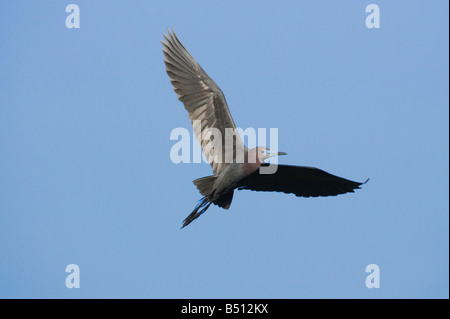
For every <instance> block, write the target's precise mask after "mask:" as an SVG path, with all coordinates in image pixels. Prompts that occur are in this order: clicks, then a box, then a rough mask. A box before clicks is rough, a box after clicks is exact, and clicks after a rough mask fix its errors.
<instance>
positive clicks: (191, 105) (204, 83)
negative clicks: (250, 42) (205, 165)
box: [161, 31, 245, 175]
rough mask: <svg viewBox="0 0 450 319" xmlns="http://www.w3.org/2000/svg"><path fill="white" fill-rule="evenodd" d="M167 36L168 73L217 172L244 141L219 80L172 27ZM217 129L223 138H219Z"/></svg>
mask: <svg viewBox="0 0 450 319" xmlns="http://www.w3.org/2000/svg"><path fill="white" fill-rule="evenodd" d="M164 38H165V40H166V42H164V41H161V42H162V44H163V52H164V57H165V58H164V62H165V64H166V71H167V74H168V75H169V77H170V81H171V82H172V85H173V87H174V90H175V92H176V93H177V94H178V99H179V100H180V101H181V102H183V104H184V107H185V108H186V110H187V111H188V112H189V118H190V119H191V122H192V125H193V127H194V133H195V135H196V138H197V140H198V141H199V142H200V144H201V146H202V151H203V154H204V155H205V156H206V158H207V159H208V162H210V163H211V166H212V168H213V171H214V175H218V174H219V173H220V172H221V171H223V170H224V169H225V167H226V166H227V165H228V164H229V162H231V161H230V159H232V160H234V159H235V158H236V154H237V153H238V152H243V151H244V148H245V147H244V144H243V143H242V140H241V138H240V137H239V134H238V133H237V131H236V126H235V125H234V122H233V119H232V117H231V114H230V111H229V110H228V106H227V102H226V101H225V96H224V95H223V93H222V91H221V90H220V88H219V87H218V86H217V84H216V83H214V81H213V80H212V79H211V78H210V77H209V76H208V75H207V74H206V72H205V71H203V69H202V68H201V67H200V65H199V64H198V63H197V61H195V60H194V58H193V57H192V56H191V55H190V54H189V52H188V51H187V50H186V49H185V48H184V46H183V45H182V44H181V42H180V40H178V38H177V36H176V35H175V33H174V32H173V31H172V32H170V31H169V36H168V37H167V36H166V35H165V34H164ZM226 128H228V130H225V129H226ZM212 129H213V130H212ZM214 129H215V130H214ZM217 131H219V132H220V134H221V138H218V136H217V135H218V134H217ZM211 134H213V135H214V137H213V138H211ZM225 141H228V143H225ZM229 141H232V142H231V143H230V142H229ZM231 152H233V153H231ZM226 154H228V155H227V157H225V155H226ZM230 154H233V155H230ZM226 162H227V163H226Z"/></svg>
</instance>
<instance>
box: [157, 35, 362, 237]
mask: <svg viewBox="0 0 450 319" xmlns="http://www.w3.org/2000/svg"><path fill="white" fill-rule="evenodd" d="M168 34H169V35H168V36H166V35H165V34H164V39H165V41H161V43H162V45H163V53H164V62H165V65H166V72H167V74H168V75H169V78H170V81H171V82H172V85H173V87H174V91H175V92H176V93H177V95H178V99H179V100H180V101H181V102H182V103H183V104H184V107H185V109H186V110H187V111H188V113H189V118H190V119H191V122H192V124H193V128H194V133H195V135H196V138H197V140H198V141H199V142H200V143H201V147H202V152H203V154H204V155H205V156H206V158H207V159H208V162H209V163H210V164H211V166H212V169H213V175H211V176H206V177H202V178H199V179H196V180H194V181H193V182H194V185H195V186H197V189H198V190H199V192H200V193H201V194H202V195H203V198H202V199H201V200H200V201H199V202H198V204H197V205H196V207H195V208H194V210H193V211H192V213H190V214H189V215H188V216H187V217H186V219H185V220H184V221H183V225H182V227H181V228H183V227H185V226H187V225H189V224H190V223H191V222H192V221H194V220H195V219H196V218H198V217H199V216H200V215H202V214H203V213H204V212H205V211H206V210H207V209H208V208H209V206H211V204H215V205H217V206H219V207H221V208H224V209H228V208H230V205H231V201H232V199H233V193H234V190H235V189H238V190H242V189H249V190H252V191H263V192H283V193H290V194H294V195H296V196H301V197H318V196H336V195H339V194H345V193H348V192H353V191H354V190H355V189H358V188H360V187H359V186H361V185H362V184H364V183H366V182H367V181H365V182H364V183H358V182H354V181H351V180H348V179H345V178H341V177H338V176H335V175H332V174H329V173H327V172H325V171H323V170H320V169H318V168H314V167H306V166H291V165H276V166H275V167H274V171H275V173H273V174H261V172H260V168H262V167H265V166H268V165H269V164H267V163H265V162H264V161H265V160H266V159H268V158H270V157H272V156H277V155H287V154H286V153H284V152H271V151H270V150H269V149H268V148H266V147H262V146H258V147H255V148H252V149H248V148H247V147H245V146H244V144H243V142H242V140H241V138H240V137H239V134H237V133H236V125H235V124H234V121H233V118H232V117H231V114H230V111H229V109H228V106H227V102H226V101H225V96H224V95H223V93H222V90H221V89H220V88H219V87H218V86H217V84H216V83H214V81H213V80H212V79H211V78H210V77H209V76H208V75H207V74H206V72H205V71H204V70H203V69H202V68H201V67H200V65H199V64H198V63H197V61H195V59H194V58H193V57H192V56H191V54H190V53H189V52H188V51H187V50H186V49H185V47H184V46H183V44H181V42H180V40H179V39H178V37H177V36H176V35H175V32H173V31H172V32H170V30H169V31H168ZM214 130H216V131H214ZM217 131H218V132H220V134H217ZM211 132H212V133H214V132H216V134H215V135H214V134H212V133H211ZM211 135H214V136H211ZM217 136H218V137H217ZM208 137H209V138H208ZM230 141H231V142H230ZM272 165H273V164H272Z"/></svg>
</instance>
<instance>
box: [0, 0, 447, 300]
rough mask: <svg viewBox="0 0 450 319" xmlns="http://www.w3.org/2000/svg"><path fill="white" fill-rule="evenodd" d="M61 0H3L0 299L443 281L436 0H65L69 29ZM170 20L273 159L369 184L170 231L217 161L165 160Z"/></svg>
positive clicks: (319, 294) (253, 197) (172, 100)
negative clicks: (74, 268)
mask: <svg viewBox="0 0 450 319" xmlns="http://www.w3.org/2000/svg"><path fill="white" fill-rule="evenodd" d="M69 3H71V2H64V1H3V2H2V3H1V4H0V26H1V30H2V31H1V32H0V43H2V44H1V51H0V52H1V53H0V54H1V59H0V70H1V77H0V297H1V298H448V297H449V284H448V283H449V213H448V210H449V195H448V192H449V171H448V165H449V148H448V145H449V144H448V143H449V122H448V121H449V120H448V118H449V106H448V103H449V91H448V85H449V83H448V78H449V65H448V57H449V52H448V48H449V43H448V11H449V8H448V1H433V2H432V3H429V2H424V1H395V2H393V1H377V2H375V3H376V4H378V6H379V8H380V28H379V29H368V28H367V27H366V25H365V19H366V17H367V15H368V13H366V12H365V8H366V6H367V5H368V4H370V3H371V2H364V1H345V2H342V1H340V2H337V1H307V2H300V1H285V2H283V3H281V4H280V3H275V2H273V1H258V2H256V1H227V2H218V1H214V2H212V3H209V2H206V1H189V2H188V1H101V2H100V1H76V2H74V3H76V4H77V5H78V6H79V8H80V28H79V29H68V28H66V25H65V19H66V17H67V15H68V13H66V12H65V7H66V5H68V4H69ZM172 27H173V28H174V30H175V32H176V33H177V35H178V37H179V38H180V40H181V41H182V42H183V44H184V45H185V46H186V48H187V49H188V50H189V51H190V52H191V54H192V55H193V56H194V58H195V59H196V60H197V61H198V62H199V63H200V65H201V66H202V67H203V68H204V69H205V71H206V72H207V73H208V74H209V75H210V76H211V77H212V78H213V79H214V81H215V82H216V83H217V84H218V85H219V86H220V87H221V89H222V90H223V92H224V94H225V96H226V98H227V102H228V104H229V108H230V110H231V113H232V114H233V117H234V120H235V122H236V124H237V126H239V127H242V128H247V127H254V128H267V129H269V128H278V133H279V149H280V150H282V151H285V152H287V153H288V154H289V155H288V156H285V157H282V158H280V163H283V164H297V165H306V166H314V167H318V168H321V169H323V170H325V171H328V172H330V173H333V174H336V175H338V176H342V177H345V178H348V179H351V180H356V181H364V180H365V179H366V178H368V177H370V178H371V179H370V182H369V183H367V184H366V185H364V186H363V188H362V189H361V190H358V191H357V192H356V193H354V194H346V195H341V196H338V197H331V198H314V199H306V198H297V197H295V196H289V195H285V194H278V193H257V192H249V191H239V192H236V193H235V196H234V200H233V203H232V205H231V208H230V210H228V211H225V210H222V209H220V208H218V207H211V208H210V209H209V210H208V211H207V213H205V214H204V215H203V216H202V217H201V218H199V219H198V220H197V221H196V222H195V223H193V224H191V225H189V226H188V227H186V228H184V229H182V230H180V226H181V222H182V220H183V219H184V218H185V217H186V216H187V215H188V214H189V213H190V212H191V210H192V209H193V208H194V206H195V204H196V202H197V200H198V199H200V197H201V196H200V194H199V193H198V192H197V190H196V189H195V187H194V185H193V184H192V180H194V179H196V178H199V177H202V176H207V175H210V174H211V173H212V172H211V169H210V166H209V165H208V164H205V163H200V164H174V163H172V162H171V160H170V156H169V154H170V149H171V147H172V146H173V145H174V143H175V141H171V140H170V138H169V137H170V132H171V131H172V130H173V129H174V128H177V127H185V128H188V129H189V130H190V129H191V128H190V122H189V118H188V114H187V112H186V111H185V110H184V108H183V105H182V104H181V103H180V102H179V101H178V100H177V98H176V94H175V93H174V92H173V89H172V86H171V84H170V82H169V79H168V76H167V74H166V73H165V67H164V63H163V54H162V50H161V48H162V46H161V43H160V40H161V39H162V34H163V32H166V31H167V29H168V28H172ZM68 264H77V265H78V266H79V268H80V288H79V289H76V288H74V289H68V288H67V287H66V286H65V280H66V276H67V275H68V274H67V273H66V272H65V268H66V266H67V265H68ZM369 264H377V265H378V266H379V269H380V288H373V289H368V288H367V287H366V286H365V279H366V276H367V275H368V273H366V272H365V269H366V266H367V265H369Z"/></svg>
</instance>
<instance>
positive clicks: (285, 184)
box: [238, 165, 367, 197]
mask: <svg viewBox="0 0 450 319" xmlns="http://www.w3.org/2000/svg"><path fill="white" fill-rule="evenodd" d="M366 182H367V181H366ZM366 182H364V183H366ZM364 183H358V182H353V181H350V180H348V179H345V178H341V177H338V176H334V175H331V174H329V173H327V172H325V171H322V170H320V169H318V168H314V167H305V166H290V165H278V168H277V170H276V172H275V173H274V174H260V173H259V170H258V171H256V172H255V173H253V174H250V175H249V176H247V177H245V178H244V179H242V180H241V181H240V183H239V185H238V189H239V190H241V189H250V190H252V191H263V192H283V193H290V194H295V195H296V196H302V197H318V196H336V195H339V194H345V193H348V192H353V190H354V189H357V188H359V186H360V185H362V184H364Z"/></svg>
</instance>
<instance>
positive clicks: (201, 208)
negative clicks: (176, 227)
mask: <svg viewBox="0 0 450 319" xmlns="http://www.w3.org/2000/svg"><path fill="white" fill-rule="evenodd" d="M211 204H212V203H211V202H210V201H209V200H208V199H207V198H206V197H203V198H202V199H201V200H200V202H199V203H198V204H197V206H195V208H194V210H193V211H192V213H190V214H189V216H188V217H186V219H185V220H183V226H181V228H183V227H186V226H187V225H189V224H190V223H192V222H193V221H194V220H195V219H197V218H198V217H200V215H201V214H203V213H204V212H206V210H207V209H208V208H209V206H210V205H211Z"/></svg>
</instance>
